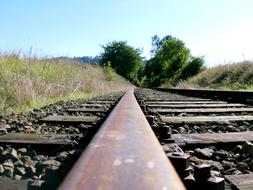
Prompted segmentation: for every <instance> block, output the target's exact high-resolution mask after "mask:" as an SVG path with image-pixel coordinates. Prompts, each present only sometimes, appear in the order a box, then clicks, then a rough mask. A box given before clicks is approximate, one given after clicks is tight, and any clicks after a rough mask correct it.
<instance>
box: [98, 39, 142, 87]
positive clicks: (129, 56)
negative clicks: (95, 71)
mask: <svg viewBox="0 0 253 190" xmlns="http://www.w3.org/2000/svg"><path fill="white" fill-rule="evenodd" d="M102 47H103V53H102V54H101V60H100V65H102V66H110V67H112V68H113V69H114V70H115V71H116V72H117V73H118V74H120V75H121V76H123V77H125V78H126V79H128V80H129V81H130V82H133V83H135V84H139V78H138V73H139V70H140V69H142V68H143V63H142V60H141V57H140V50H138V49H134V48H133V47H131V46H129V45H127V43H126V42H123V41H119V42H117V41H113V42H110V43H108V44H106V46H102Z"/></svg>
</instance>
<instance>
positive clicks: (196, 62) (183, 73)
mask: <svg viewBox="0 0 253 190" xmlns="http://www.w3.org/2000/svg"><path fill="white" fill-rule="evenodd" d="M203 65H204V59H203V57H193V58H192V59H191V61H190V62H189V63H187V64H186V65H185V66H184V67H182V69H181V70H180V73H179V75H178V76H177V77H176V78H175V79H176V80H186V79H188V78H190V77H192V76H194V75H196V74H198V73H199V72H200V71H201V70H202V68H203Z"/></svg>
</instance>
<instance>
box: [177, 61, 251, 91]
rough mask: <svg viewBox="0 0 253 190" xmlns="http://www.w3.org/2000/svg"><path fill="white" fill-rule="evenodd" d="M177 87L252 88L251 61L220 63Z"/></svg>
mask: <svg viewBox="0 0 253 190" xmlns="http://www.w3.org/2000/svg"><path fill="white" fill-rule="evenodd" d="M178 87H193V88H219V89H253V62H249V61H245V62H242V63H234V64H226V65H220V66H217V67H213V68H208V69H205V70H204V71H202V72H200V73H199V74H197V75H196V76H194V77H193V78H191V79H189V80H188V81H184V82H181V83H179V84H178Z"/></svg>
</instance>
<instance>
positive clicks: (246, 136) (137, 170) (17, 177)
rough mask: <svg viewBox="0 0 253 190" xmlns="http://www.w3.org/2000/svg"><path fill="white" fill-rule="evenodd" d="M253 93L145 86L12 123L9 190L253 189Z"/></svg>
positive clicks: (4, 138)
mask: <svg viewBox="0 0 253 190" xmlns="http://www.w3.org/2000/svg"><path fill="white" fill-rule="evenodd" d="M179 94H181V95H179ZM235 94H236V95H235ZM252 94H253V93H251V92H234V91H232V92H228V91H212V90H211V91H208V90H206V91H197V90H188V91H187V90H182V89H181V90H176V89H159V90H158V89H156V90H154V89H141V88H139V89H138V88H137V89H135V90H134V89H131V90H129V91H127V92H126V93H124V95H123V93H118V94H112V95H108V96H104V97H97V98H93V99H90V100H80V101H67V102H59V103H57V104H53V105H49V106H47V107H44V108H41V109H37V110H33V111H31V112H29V113H21V114H16V115H15V114H13V115H10V116H8V117H5V118H4V117H2V118H0V119H1V121H0V134H1V136H0V154H1V155H0V187H1V189H2V187H5V188H4V189H29V190H32V189H57V188H59V189H162V190H168V189H190V190H191V189H204V188H205V189H214V190H216V189H217V190H223V189H227V190H228V189H252V188H253V174H252V172H253V144H252V143H251V141H253V132H252V131H253V106H251V105H250V104H251V103H252V99H253V98H252V97H253V96H252ZM224 95H225V96H224Z"/></svg>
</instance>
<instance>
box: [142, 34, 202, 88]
mask: <svg viewBox="0 0 253 190" xmlns="http://www.w3.org/2000/svg"><path fill="white" fill-rule="evenodd" d="M151 54H152V55H153V57H152V58H151V59H150V60H149V61H148V62H147V64H146V67H145V75H146V78H147V79H146V83H147V85H148V86H160V85H161V84H162V83H164V82H166V81H168V80H175V79H177V80H179V79H180V77H181V76H182V77H184V78H187V77H188V74H187V72H188V71H189V72H191V73H189V76H190V75H192V74H193V73H195V71H196V72H197V71H199V68H198V67H199V66H202V65H203V60H202V59H201V60H202V62H201V63H202V64H200V62H199V61H200V59H198V58H196V59H192V58H191V57H192V56H191V54H190V50H189V49H188V48H187V47H185V44H184V42H183V41H181V40H179V39H177V38H174V37H172V36H170V35H167V36H165V37H164V38H162V39H159V37H158V36H157V35H155V36H153V37H152V49H151ZM191 67H196V68H191ZM181 71H183V72H184V73H183V74H182V75H181Z"/></svg>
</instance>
